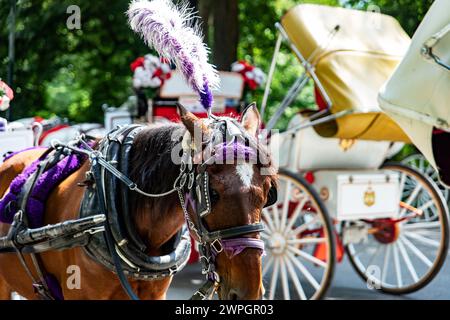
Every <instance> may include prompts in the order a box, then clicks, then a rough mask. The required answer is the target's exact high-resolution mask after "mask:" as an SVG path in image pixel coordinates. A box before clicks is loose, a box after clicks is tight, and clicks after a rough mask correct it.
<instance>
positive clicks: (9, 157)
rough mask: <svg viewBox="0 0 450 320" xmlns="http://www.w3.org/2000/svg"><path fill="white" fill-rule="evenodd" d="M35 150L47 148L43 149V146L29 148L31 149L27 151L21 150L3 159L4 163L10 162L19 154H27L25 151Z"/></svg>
mask: <svg viewBox="0 0 450 320" xmlns="http://www.w3.org/2000/svg"><path fill="white" fill-rule="evenodd" d="M35 149H45V147H41V146H37V147H29V148H26V149H23V150H20V151H16V152H13V153H10V154H8V155H7V156H6V157H5V158H4V159H3V161H6V160H9V159H11V158H12V157H14V156H15V155H17V154H19V153H22V152H25V151H30V150H35Z"/></svg>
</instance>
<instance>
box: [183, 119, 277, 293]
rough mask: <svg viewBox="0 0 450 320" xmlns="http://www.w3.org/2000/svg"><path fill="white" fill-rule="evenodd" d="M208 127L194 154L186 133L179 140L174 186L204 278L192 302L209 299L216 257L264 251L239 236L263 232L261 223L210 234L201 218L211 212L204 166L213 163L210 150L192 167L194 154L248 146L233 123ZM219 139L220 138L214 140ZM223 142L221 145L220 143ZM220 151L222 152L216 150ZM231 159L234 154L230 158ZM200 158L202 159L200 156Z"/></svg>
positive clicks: (215, 285) (271, 198)
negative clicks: (178, 170) (251, 250)
mask: <svg viewBox="0 0 450 320" xmlns="http://www.w3.org/2000/svg"><path fill="white" fill-rule="evenodd" d="M210 120H211V121H210V122H209V124H208V128H209V129H210V131H211V132H210V135H209V136H210V139H208V141H206V142H202V147H201V150H199V151H197V150H196V147H195V141H192V137H191V136H190V134H189V133H188V132H187V133H186V134H185V136H184V138H183V140H184V141H183V144H182V145H183V156H182V160H181V166H180V174H179V179H178V181H179V185H178V186H176V189H177V192H178V196H179V199H180V204H181V207H182V209H183V212H184V216H185V220H186V222H187V225H188V227H189V230H190V231H191V235H192V236H193V238H194V239H195V240H196V241H197V242H198V244H199V246H198V248H199V253H200V262H201V264H202V273H203V274H205V275H206V279H207V281H206V283H205V284H204V285H203V286H202V287H201V288H200V289H199V290H198V291H197V292H196V293H195V294H194V295H193V296H192V298H191V299H192V300H205V299H211V298H212V297H213V295H214V293H215V292H216V291H217V289H218V287H219V285H220V277H219V275H218V273H217V272H216V265H215V262H216V257H217V255H218V254H220V253H221V252H224V251H225V252H227V253H229V254H228V257H229V258H232V257H234V256H236V255H238V254H239V253H241V252H242V251H243V250H245V249H247V248H253V249H258V250H260V251H261V254H262V253H263V252H264V242H263V241H262V240H260V239H256V238H248V237H242V236H244V235H248V234H252V233H259V232H261V231H263V230H264V224H263V223H261V222H259V223H254V224H246V225H242V226H236V227H231V228H227V229H221V230H216V231H210V230H209V229H208V227H207V223H206V221H205V218H206V217H207V216H209V215H210V214H211V212H212V204H211V197H210V188H209V174H208V172H207V167H208V165H210V164H212V163H214V160H215V159H217V158H216V157H215V154H214V151H213V152H212V154H211V156H210V157H206V158H205V159H204V160H203V161H201V162H200V163H197V164H194V158H195V156H196V153H198V152H200V153H202V154H203V151H204V150H214V149H216V148H215V147H217V146H219V145H223V144H226V145H232V144H236V143H239V141H238V140H241V141H240V143H247V144H249V143H250V141H251V137H249V136H247V135H246V134H245V132H244V131H243V129H242V127H241V126H240V125H238V123H237V122H236V120H234V119H230V118H218V117H214V116H210ZM217 137H222V139H217ZM224 141H225V142H224ZM219 150H222V149H219ZM232 156H233V157H234V156H235V155H234V154H233V155H232ZM202 158H203V157H202ZM276 197H277V195H276V188H275V187H274V186H272V187H271V190H270V192H269V197H268V201H267V203H266V204H265V206H264V207H266V206H270V205H272V204H274V203H275V202H276V200H277V199H276ZM189 207H190V208H191V209H192V213H193V216H194V219H192V218H191V215H190V213H189Z"/></svg>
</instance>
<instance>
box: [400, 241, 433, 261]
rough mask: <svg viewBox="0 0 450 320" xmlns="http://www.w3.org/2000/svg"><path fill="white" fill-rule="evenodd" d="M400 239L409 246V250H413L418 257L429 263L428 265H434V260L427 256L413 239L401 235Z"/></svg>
mask: <svg viewBox="0 0 450 320" xmlns="http://www.w3.org/2000/svg"><path fill="white" fill-rule="evenodd" d="M399 241H401V242H403V244H405V245H406V247H408V249H409V250H411V252H412V253H414V254H415V255H416V257H417V258H419V259H420V260H422V261H423V263H425V264H426V265H427V267H429V268H430V267H431V266H432V265H433V262H431V261H430V259H428V258H427V256H425V254H423V253H422V251H420V250H419V249H418V248H417V247H416V246H415V245H414V244H413V243H412V242H411V241H409V240H408V239H406V237H400V238H399Z"/></svg>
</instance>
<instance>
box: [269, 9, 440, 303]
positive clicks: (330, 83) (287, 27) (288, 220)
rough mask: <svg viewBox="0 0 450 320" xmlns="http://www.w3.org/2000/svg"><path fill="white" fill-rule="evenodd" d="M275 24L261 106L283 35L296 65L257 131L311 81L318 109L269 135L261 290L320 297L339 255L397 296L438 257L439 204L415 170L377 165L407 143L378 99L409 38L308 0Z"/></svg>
mask: <svg viewBox="0 0 450 320" xmlns="http://www.w3.org/2000/svg"><path fill="white" fill-rule="evenodd" d="M276 26H277V28H278V31H279V38H278V41H277V44H276V49H275V53H274V58H273V63H272V67H271V72H270V74H269V81H268V85H267V88H266V93H265V97H264V102H266V101H268V97H269V92H270V82H271V78H272V76H273V73H274V71H275V69H276V61H277V56H278V53H279V51H280V46H281V44H282V43H283V41H284V42H285V43H287V45H288V46H289V47H290V48H291V49H292V51H293V53H294V54H295V55H296V56H297V58H298V59H299V61H300V63H301V64H302V66H303V67H304V69H305V72H304V74H303V75H302V76H300V77H299V78H298V79H297V80H296V81H295V82H294V83H293V85H292V87H291V88H290V90H289V91H288V94H287V96H286V98H285V99H284V101H283V102H282V104H281V105H280V107H279V108H278V110H277V111H276V113H275V114H274V116H273V117H272V118H271V120H270V121H269V122H268V124H267V126H266V128H267V129H269V130H270V129H272V128H273V127H274V125H275V123H276V122H277V120H278V118H279V117H280V116H281V115H282V113H283V112H284V111H285V110H286V108H287V107H288V106H289V105H291V104H292V102H293V101H294V100H295V98H296V97H297V95H298V94H299V92H300V91H301V90H303V88H304V87H305V86H306V85H307V84H308V82H309V81H311V80H312V81H313V82H314V86H315V89H316V100H317V106H318V110H315V111H314V112H302V113H301V114H299V115H296V116H295V117H294V118H293V119H292V120H291V122H290V124H289V128H288V129H287V130H286V131H285V132H282V133H278V134H272V136H271V140H270V143H271V148H272V151H274V152H278V154H279V156H278V161H279V165H280V185H279V201H278V202H277V203H276V204H275V205H274V206H272V207H269V208H267V209H265V210H264V211H263V219H264V221H265V222H266V225H267V230H266V231H265V233H264V234H263V237H264V239H265V241H266V244H267V248H268V254H267V256H266V257H265V261H264V265H263V276H264V279H265V282H266V289H267V297H268V298H269V299H274V298H281V299H297V298H300V299H317V298H321V297H323V296H324V294H325V293H326V290H327V288H328V287H329V285H330V282H331V279H332V275H333V271H334V267H335V261H336V260H337V261H340V260H341V259H342V257H343V254H344V252H347V253H348V257H349V259H350V262H351V263H352V265H353V267H354V268H355V270H356V271H357V273H358V274H359V275H360V276H361V277H362V278H363V279H364V280H365V281H369V282H370V284H371V285H372V286H373V287H375V288H378V289H380V290H382V291H385V292H389V293H394V294H401V293H408V292H412V291H415V290H418V289H420V288H422V287H424V286H425V285H426V284H428V283H429V282H430V281H431V280H432V279H433V278H434V276H435V275H436V274H437V272H438V271H439V270H440V268H441V266H442V264H443V262H444V261H445V257H446V254H447V248H448V217H447V215H448V208H447V205H446V204H445V201H444V200H443V197H442V194H441V193H440V191H439V189H438V187H437V186H436V184H435V183H434V182H432V181H431V180H430V179H428V178H427V177H426V176H425V175H423V174H422V173H420V172H419V171H418V170H415V169H413V168H411V167H408V166H405V165H402V164H399V163H386V160H387V159H389V158H390V157H391V156H393V155H395V154H396V153H397V152H398V151H399V150H400V149H401V148H402V146H403V145H404V143H409V142H410V141H409V137H408V136H407V135H406V134H405V133H404V132H403V131H402V130H401V129H400V127H399V126H398V125H397V124H396V123H395V122H394V121H393V120H392V119H391V118H390V117H388V116H387V115H385V114H383V113H382V112H381V109H380V107H379V105H378V102H377V95H378V91H379V90H380V88H381V87H382V85H383V83H384V82H385V81H386V80H387V79H388V78H389V76H390V75H391V74H392V73H393V71H394V69H395V68H396V66H397V65H398V64H399V63H400V61H401V59H402V58H403V57H404V55H405V53H406V52H407V50H408V48H409V46H410V43H411V41H410V39H409V37H408V36H407V35H406V33H405V32H404V31H403V29H402V28H401V27H400V25H399V24H398V22H397V21H396V20H395V19H393V18H392V17H389V16H386V15H381V14H377V13H371V12H362V11H357V10H350V9H344V8H334V7H326V6H318V5H298V6H296V7H294V8H293V9H291V10H290V11H288V12H287V14H286V15H285V16H284V17H283V18H282V21H281V24H277V25H276ZM261 113H262V114H264V113H265V103H263V105H262V110H261Z"/></svg>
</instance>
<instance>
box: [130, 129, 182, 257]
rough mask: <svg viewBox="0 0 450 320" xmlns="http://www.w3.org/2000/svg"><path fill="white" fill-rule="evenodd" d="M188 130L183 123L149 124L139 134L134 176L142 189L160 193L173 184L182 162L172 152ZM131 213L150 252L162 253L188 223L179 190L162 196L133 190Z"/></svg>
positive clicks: (133, 156) (132, 156)
mask: <svg viewBox="0 0 450 320" xmlns="http://www.w3.org/2000/svg"><path fill="white" fill-rule="evenodd" d="M184 132H185V129H184V127H183V126H181V125H177V124H171V125H167V126H161V127H149V128H146V129H144V130H143V131H141V132H140V133H139V134H138V135H137V136H136V138H135V142H134V143H133V147H132V149H131V154H130V168H131V170H130V177H131V179H132V180H133V181H136V183H137V185H138V186H139V188H140V189H142V190H144V191H146V192H149V193H156V194H157V193H164V192H166V191H168V190H171V189H172V188H173V185H174V182H175V180H176V178H177V177H178V174H179V172H180V166H179V165H178V164H175V163H174V161H172V156H171V153H172V149H173V148H174V147H175V145H176V144H177V141H178V139H179V138H181V137H182V136H183V134H184ZM130 213H131V214H132V215H133V218H134V223H135V226H136V230H137V232H138V234H139V236H140V237H141V238H142V240H143V241H144V242H145V243H146V245H147V247H148V248H149V254H161V251H162V250H163V245H164V244H165V243H166V242H168V241H169V240H170V239H171V238H172V237H173V236H174V235H175V234H176V233H177V232H178V231H179V230H180V229H181V227H182V225H183V223H184V215H183V211H182V208H181V206H180V203H179V199H178V195H177V193H176V192H174V193H172V194H170V195H167V196H164V197H158V198H150V197H145V196H143V195H141V194H138V193H136V192H133V194H132V195H131V196H130Z"/></svg>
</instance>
